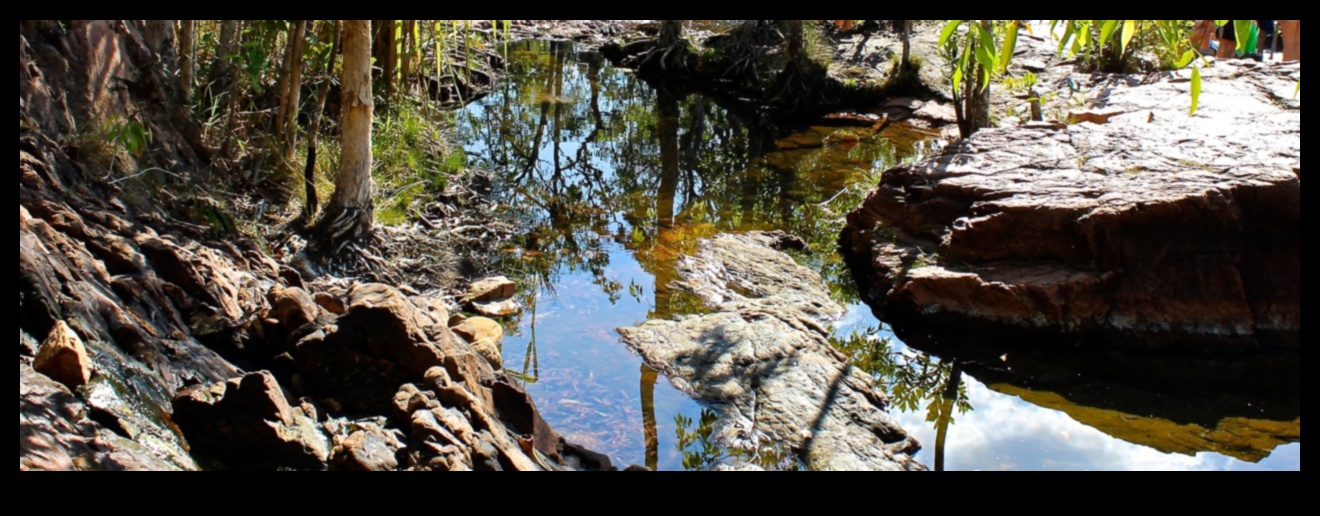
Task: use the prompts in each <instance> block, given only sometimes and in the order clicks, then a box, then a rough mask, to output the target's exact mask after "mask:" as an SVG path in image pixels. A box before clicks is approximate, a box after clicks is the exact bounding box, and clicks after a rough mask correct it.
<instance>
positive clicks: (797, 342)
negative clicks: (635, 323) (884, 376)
mask: <svg viewBox="0 0 1320 516" xmlns="http://www.w3.org/2000/svg"><path fill="white" fill-rule="evenodd" d="M785 240H786V239H785V238H784V236H783V235H774V234H764V233H753V234H747V235H722V236H719V237H716V238H714V239H711V240H705V241H702V242H701V245H700V250H699V251H698V252H697V254H696V255H695V256H691V257H686V258H684V259H683V260H682V261H681V262H680V263H679V266H678V269H679V274H680V277H681V278H682V280H681V281H680V282H679V283H678V285H677V286H678V287H680V288H683V289H685V290H688V291H691V292H693V293H695V294H696V295H698V296H700V297H701V298H702V299H703V300H704V301H705V302H706V304H707V305H708V306H709V307H711V308H712V309H714V310H715V311H716V313H712V314H708V315H696V316H685V317H680V318H679V319H678V320H676V321H649V322H647V323H645V324H643V325H641V326H640V327H637V328H623V329H620V330H619V332H620V334H622V335H623V340H624V342H626V343H627V344H628V345H629V346H631V347H632V348H633V349H634V350H636V351H637V352H638V353H640V354H641V355H642V357H643V358H644V359H645V360H646V361H647V363H648V364H650V365H651V366H652V367H655V368H657V369H658V370H660V371H661V372H663V373H665V375H667V376H668V377H669V378H670V380H671V381H672V382H673V383H674V385H675V386H676V387H677V388H679V389H680V390H682V391H684V392H686V393H688V394H689V395H691V396H693V397H694V398H696V399H698V400H701V401H703V402H705V403H708V404H709V405H710V406H711V407H712V408H713V409H714V410H715V411H716V412H717V414H718V415H719V420H720V421H719V423H718V424H717V427H716V428H715V432H714V435H715V438H716V440H717V442H718V443H719V444H720V445H721V446H724V447H726V448H729V449H743V450H754V449H757V448H759V447H762V446H763V445H765V444H766V443H775V445H782V446H786V447H787V448H789V451H792V452H794V453H796V454H797V456H798V457H799V458H800V459H801V460H802V462H803V464H804V465H805V466H806V467H807V468H808V469H811V470H826V471H858V470H860V471H920V470H924V467H923V466H922V465H921V464H919V463H917V462H916V461H915V460H914V459H913V458H912V455H913V454H914V453H916V452H917V451H918V450H919V449H920V445H919V444H918V443H917V442H916V440H914V439H913V438H912V437H911V436H909V435H908V434H907V432H905V431H904V430H903V429H902V428H901V427H899V425H898V423H896V422H895V421H894V420H893V419H892V418H890V417H889V415H888V414H887V413H886V409H887V407H888V398H887V397H886V396H885V395H884V394H883V393H882V392H881V391H880V390H879V389H877V388H876V386H875V385H874V382H873V381H872V380H871V378H870V377H869V376H868V375H866V374H864V373H863V372H861V371H859V370H857V369H855V368H853V367H851V366H849V365H848V364H847V360H846V358H845V357H844V356H842V355H841V354H839V353H838V352H837V351H835V350H834V348H832V347H831V346H830V342H829V326H828V325H829V323H830V322H831V321H833V320H835V319H837V318H839V317H840V316H841V315H842V313H843V308H842V307H840V306H839V305H838V304H837V303H835V302H834V301H832V300H831V299H830V296H829V292H828V291H827V290H826V289H825V285H824V281H823V280H822V279H821V277H820V276H819V275H818V274H816V273H815V272H814V271H812V270H810V269H807V268H805V267H802V266H800V265H798V264H797V263H795V262H794V261H793V259H792V258H790V257H789V256H788V255H785V254H784V253H782V252H779V251H777V250H775V249H774V247H777V246H780V245H783V242H784V241H785Z"/></svg>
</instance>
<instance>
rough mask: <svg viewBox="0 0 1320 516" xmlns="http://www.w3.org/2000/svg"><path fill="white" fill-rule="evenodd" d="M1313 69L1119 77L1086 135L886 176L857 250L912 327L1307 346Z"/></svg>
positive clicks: (1173, 343) (858, 262)
mask: <svg viewBox="0 0 1320 516" xmlns="http://www.w3.org/2000/svg"><path fill="white" fill-rule="evenodd" d="M1299 74H1300V68H1299V67H1298V66H1297V65H1295V64H1294V65H1258V64H1254V63H1247V64H1234V63H1219V64H1217V65H1216V66H1215V69H1214V70H1213V71H1210V70H1208V71H1207V72H1206V79H1205V91H1204V93H1202V96H1201V101H1200V104H1201V109H1200V111H1199V112H1198V114H1197V116H1196V117H1194V118H1189V117H1188V116H1187V111H1186V107H1187V104H1188V103H1189V102H1190V97H1189V94H1188V88H1189V85H1188V84H1187V83H1186V82H1185V81H1179V80H1169V79H1168V78H1158V77H1155V78H1148V79H1149V80H1140V79H1138V78H1132V77H1113V78H1109V79H1107V81H1106V82H1104V83H1102V84H1101V85H1100V86H1099V87H1098V88H1099V89H1098V91H1099V93H1097V98H1096V99H1095V100H1093V101H1092V106H1091V107H1090V108H1089V109H1090V111H1091V113H1090V114H1091V115H1097V114H1100V115H1103V116H1099V117H1089V118H1087V119H1088V120H1095V121H1104V122H1105V123H1101V124H1097V123H1093V122H1082V123H1078V124H1076V125H1071V126H1067V125H1062V124H1050V123H1043V124H1027V125H1024V126H1021V127H1014V128H1002V129H992V130H984V131H981V132H980V133H978V134H977V135H976V136H974V137H973V138H971V139H969V140H966V141H963V142H960V143H958V144H956V145H953V146H951V147H949V148H947V149H946V150H945V151H944V152H942V153H941V154H939V155H936V156H932V157H929V158H927V159H925V160H922V161H920V162H918V163H915V164H913V165H910V166H904V167H899V168H897V169H893V170H890V171H888V172H886V173H885V175H884V178H883V180H882V182H881V184H880V186H879V188H878V189H876V190H875V191H874V192H873V193H872V194H871V196H870V197H869V198H868V199H867V200H866V201H865V203H864V204H863V205H862V206H861V207H859V208H858V209H857V210H856V211H854V212H853V213H852V214H850V215H849V217H848V226H847V228H846V229H845V230H844V233H843V236H842V246H843V249H844V252H845V255H846V256H847V257H848V258H849V261H850V264H851V265H852V267H853V271H854V273H855V274H856V276H857V277H858V278H859V282H860V283H861V284H862V291H863V295H864V296H865V297H867V298H868V300H869V301H870V302H871V303H872V305H873V306H874V307H875V308H877V310H878V311H879V312H880V313H882V314H884V315H885V316H887V318H888V319H890V320H893V321H895V322H897V323H899V324H903V323H911V324H916V325H918V326H920V325H928V324H929V325H936V324H953V325H957V326H960V327H963V328H971V329H985V328H994V329H1009V330H1025V331H1027V332H1031V333H1034V334H1038V335H1044V336H1052V337H1058V336H1067V337H1071V338H1075V339H1081V340H1087V341H1090V340H1096V341H1105V342H1109V343H1116V344H1121V345H1124V346H1128V347H1138V348H1152V347H1158V348H1167V347H1182V348H1190V349H1196V350H1242V349H1251V348H1257V347H1261V346H1265V347H1270V346H1284V347H1296V346H1298V345H1299V342H1298V341H1299V338H1300V333H1299V332H1300V329H1301V281H1300V280H1301V253H1300V246H1301V240H1300V227H1299V224H1300V219H1301V181H1300V178H1299V176H1298V175H1297V174H1295V173H1294V169H1295V168H1299V167H1300V163H1301V112H1300V100H1298V99H1293V97H1292V91H1293V89H1292V88H1294V84H1295V81H1296V77H1297V76H1298V75H1299Z"/></svg>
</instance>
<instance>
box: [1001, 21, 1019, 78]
mask: <svg viewBox="0 0 1320 516" xmlns="http://www.w3.org/2000/svg"><path fill="white" fill-rule="evenodd" d="M1020 23H1021V22H1019V21H1016V20H1014V21H1012V22H1009V24H1008V32H1007V33H1006V34H1005V35H1004V48H1003V49H1002V50H1000V51H999V73H1004V72H1006V71H1008V65H1009V63H1011V62H1012V61H1013V53H1014V52H1017V40H1018V25H1019V24H1020Z"/></svg>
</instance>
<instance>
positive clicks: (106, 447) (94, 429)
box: [18, 363, 197, 471]
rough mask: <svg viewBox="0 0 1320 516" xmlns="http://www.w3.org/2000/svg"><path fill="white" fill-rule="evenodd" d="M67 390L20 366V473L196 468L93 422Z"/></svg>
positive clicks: (188, 460)
mask: <svg viewBox="0 0 1320 516" xmlns="http://www.w3.org/2000/svg"><path fill="white" fill-rule="evenodd" d="M91 415H92V414H91V411H89V410H88V407H87V405H86V404H85V403H84V402H83V401H82V400H81V399H79V398H78V397H77V396H75V395H74V393H73V392H71V391H69V389H68V388H67V387H65V386H64V385H61V384H60V383H58V382H55V381H53V380H51V379H50V378H48V377H46V376H44V375H41V374H39V373H37V372H36V371H34V370H32V368H31V367H30V366H28V365H26V364H23V363H19V366H18V469H19V471H181V470H195V469H197V465H196V464H194V463H192V461H191V459H190V458H187V455H186V453H185V455H184V458H185V460H184V461H181V462H173V461H171V460H168V459H167V458H166V457H167V455H164V454H162V453H159V451H158V450H151V449H148V447H147V444H142V443H139V442H137V441H134V440H131V439H128V438H126V437H124V436H121V435H120V434H118V433H116V432H114V431H112V430H110V429H109V428H106V427H105V426H103V425H102V424H100V423H98V422H96V421H95V420H93V419H92V418H91V417H90V416H91Z"/></svg>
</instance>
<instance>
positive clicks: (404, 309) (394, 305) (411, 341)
mask: <svg viewBox="0 0 1320 516" xmlns="http://www.w3.org/2000/svg"><path fill="white" fill-rule="evenodd" d="M419 322H420V321H419V320H418V316H417V309H416V307H415V306H414V305H413V303H412V301H410V300H409V299H408V298H407V297H404V295H403V293H401V292H399V291H398V290H396V289H394V288H391V287H388V286H385V285H358V286H356V287H353V289H352V290H349V292H348V313H347V314H346V315H344V316H343V317H342V318H340V319H339V334H353V335H356V336H357V337H358V338H359V339H360V345H361V346H362V347H364V348H365V350H366V351H367V353H369V354H370V355H371V356H375V357H379V358H384V359H387V360H391V361H393V362H395V363H397V364H399V365H401V366H403V367H405V368H407V369H409V370H412V371H414V372H416V373H417V374H419V375H420V374H422V373H425V372H426V370H427V369H430V368H432V367H435V366H437V365H440V364H441V362H442V361H443V359H444V353H443V352H442V350H441V349H440V348H439V347H438V346H437V345H436V343H433V342H432V341H431V339H430V337H429V336H428V334H427V331H426V329H427V328H425V327H423V326H422V325H420V324H419ZM337 335H338V334H337ZM442 344H447V343H442Z"/></svg>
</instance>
